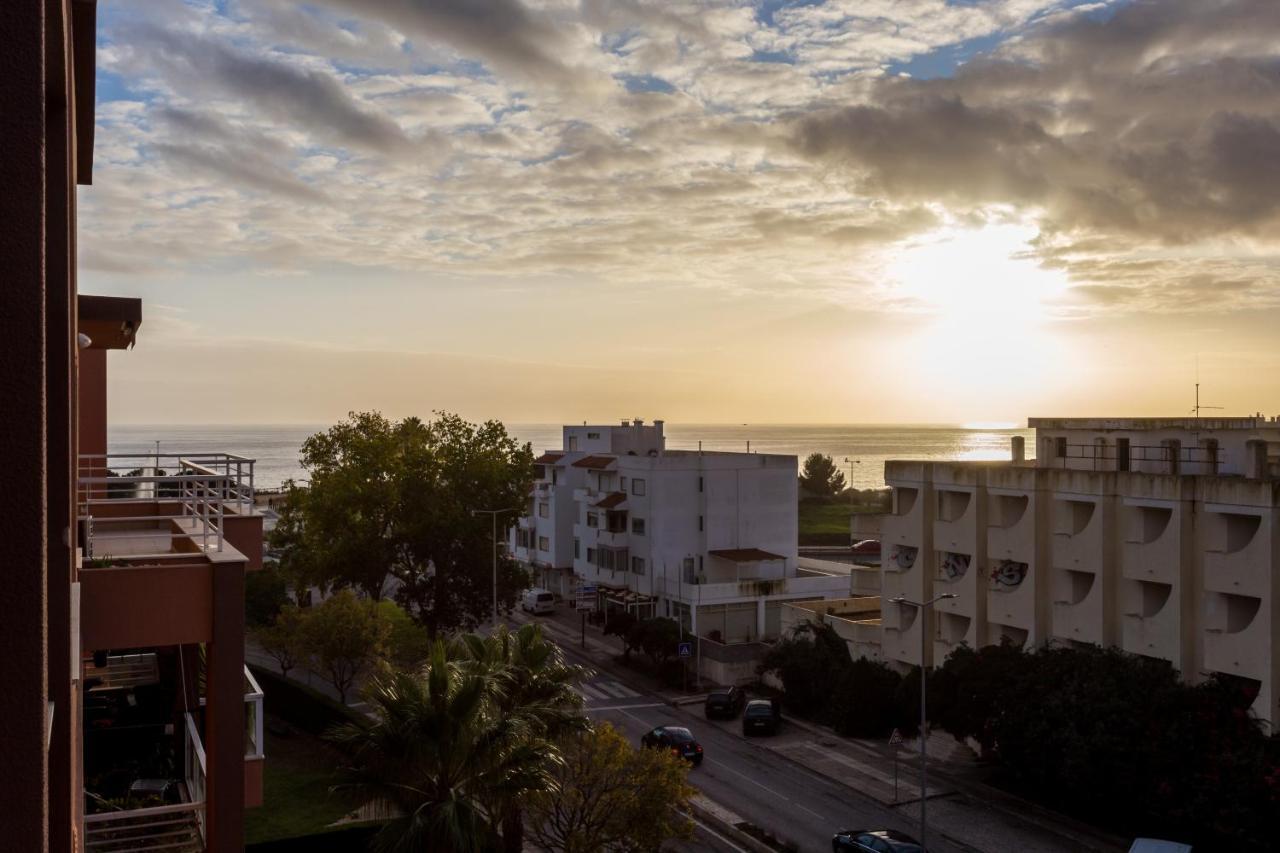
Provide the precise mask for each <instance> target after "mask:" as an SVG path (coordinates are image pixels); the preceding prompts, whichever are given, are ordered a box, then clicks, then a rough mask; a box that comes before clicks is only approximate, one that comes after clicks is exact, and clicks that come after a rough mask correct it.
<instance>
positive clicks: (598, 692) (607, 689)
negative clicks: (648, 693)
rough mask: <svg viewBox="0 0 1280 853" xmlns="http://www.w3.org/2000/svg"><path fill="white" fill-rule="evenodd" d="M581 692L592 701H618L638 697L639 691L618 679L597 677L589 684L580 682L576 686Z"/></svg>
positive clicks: (588, 700) (584, 697)
mask: <svg viewBox="0 0 1280 853" xmlns="http://www.w3.org/2000/svg"><path fill="white" fill-rule="evenodd" d="M574 689H576V690H577V691H578V693H579V694H581V696H582V698H583V699H585V700H587V703H588V704H590V703H591V702H616V701H617V700H619V699H636V698H638V697H639V696H640V694H639V693H637V692H636V691H634V690H632V689H631V688H630V687H627V686H626V685H625V684H620V683H618V682H617V681H611V680H607V679H603V678H597V679H595V680H593V681H591V682H590V683H588V684H579V685H578V686H577V687H576V688H574Z"/></svg>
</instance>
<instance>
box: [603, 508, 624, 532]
mask: <svg viewBox="0 0 1280 853" xmlns="http://www.w3.org/2000/svg"><path fill="white" fill-rule="evenodd" d="M605 520H606V521H607V522H608V525H609V532H610V533H626V532H627V514H626V512H624V511H622V510H610V511H609V512H607V513H605Z"/></svg>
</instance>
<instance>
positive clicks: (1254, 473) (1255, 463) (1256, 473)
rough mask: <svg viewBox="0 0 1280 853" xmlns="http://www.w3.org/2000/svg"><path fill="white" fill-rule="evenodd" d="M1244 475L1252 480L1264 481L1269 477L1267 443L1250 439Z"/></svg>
mask: <svg viewBox="0 0 1280 853" xmlns="http://www.w3.org/2000/svg"><path fill="white" fill-rule="evenodd" d="M1244 461H1245V466H1244V475H1245V476H1246V477H1248V478H1249V479H1251V480H1263V479H1266V476H1267V443H1266V442H1265V441H1262V440H1261V439H1250V440H1249V442H1248V443H1247V444H1246V445H1245V456H1244Z"/></svg>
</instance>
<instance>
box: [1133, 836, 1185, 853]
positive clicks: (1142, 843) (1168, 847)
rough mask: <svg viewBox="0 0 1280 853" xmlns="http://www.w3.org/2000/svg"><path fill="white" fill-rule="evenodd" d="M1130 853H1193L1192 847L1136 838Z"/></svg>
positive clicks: (1155, 839) (1157, 839)
mask: <svg viewBox="0 0 1280 853" xmlns="http://www.w3.org/2000/svg"><path fill="white" fill-rule="evenodd" d="M1129 853H1191V845H1190V844H1182V843H1181V842H1178V841H1162V840H1160V839H1159V838H1135V839H1133V844H1132V845H1131V846H1130V847H1129Z"/></svg>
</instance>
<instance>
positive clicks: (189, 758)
mask: <svg viewBox="0 0 1280 853" xmlns="http://www.w3.org/2000/svg"><path fill="white" fill-rule="evenodd" d="M182 716H183V717H184V718H185V719H186V728H185V730H184V732H183V738H182V751H183V755H184V757H185V761H184V765H185V767H186V769H187V795H188V796H189V797H191V802H193V803H201V804H203V803H204V800H205V768H206V766H207V765H206V763H205V758H204V744H203V743H201V742H200V732H199V730H197V729H196V721H195V719H194V718H193V717H192V716H191V712H190V711H188V712H186V713H185V714H183V715H182ZM199 817H200V837H201V838H204V837H205V814H204V811H203V809H202V810H201V812H200V815H199Z"/></svg>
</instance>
